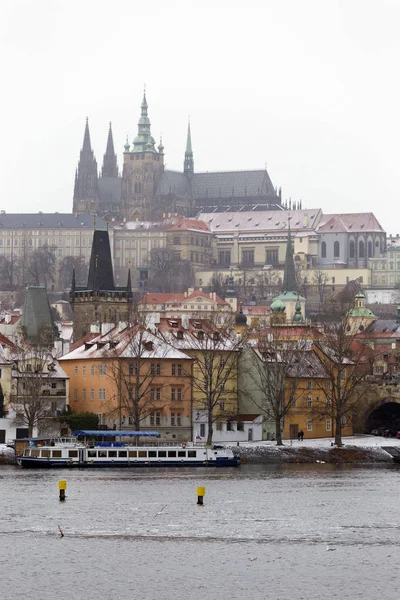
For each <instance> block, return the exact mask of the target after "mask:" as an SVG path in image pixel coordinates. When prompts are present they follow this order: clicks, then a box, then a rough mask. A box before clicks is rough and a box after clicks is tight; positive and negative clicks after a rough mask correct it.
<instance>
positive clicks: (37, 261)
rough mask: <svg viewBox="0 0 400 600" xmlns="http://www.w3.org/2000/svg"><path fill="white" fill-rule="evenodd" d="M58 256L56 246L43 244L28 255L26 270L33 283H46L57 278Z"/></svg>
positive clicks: (30, 281)
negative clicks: (55, 251)
mask: <svg viewBox="0 0 400 600" xmlns="http://www.w3.org/2000/svg"><path fill="white" fill-rule="evenodd" d="M55 264H56V257H55V254H54V248H50V246H46V245H45V246H42V247H41V248H38V249H37V250H34V251H33V252H32V253H31V254H29V255H28V260H27V262H26V264H25V270H26V274H27V277H28V279H29V283H31V284H32V285H40V284H41V283H44V284H46V282H47V281H54V280H55Z"/></svg>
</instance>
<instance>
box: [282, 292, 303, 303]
mask: <svg viewBox="0 0 400 600" xmlns="http://www.w3.org/2000/svg"><path fill="white" fill-rule="evenodd" d="M277 298H279V299H280V300H282V302H285V301H286V302H287V301H288V300H289V301H292V302H293V301H294V300H296V301H297V300H300V301H301V302H305V300H306V299H305V298H303V296H299V294H296V292H282V294H279V296H277Z"/></svg>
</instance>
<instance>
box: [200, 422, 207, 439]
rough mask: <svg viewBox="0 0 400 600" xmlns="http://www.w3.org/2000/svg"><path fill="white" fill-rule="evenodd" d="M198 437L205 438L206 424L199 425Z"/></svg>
mask: <svg viewBox="0 0 400 600" xmlns="http://www.w3.org/2000/svg"><path fill="white" fill-rule="evenodd" d="M200 437H202V438H203V437H206V424H205V423H200Z"/></svg>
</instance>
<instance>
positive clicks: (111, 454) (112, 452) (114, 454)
mask: <svg viewBox="0 0 400 600" xmlns="http://www.w3.org/2000/svg"><path fill="white" fill-rule="evenodd" d="M108 458H117V451H116V450H109V451H108Z"/></svg>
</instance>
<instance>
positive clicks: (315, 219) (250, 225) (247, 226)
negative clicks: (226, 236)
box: [198, 208, 322, 233]
mask: <svg viewBox="0 0 400 600" xmlns="http://www.w3.org/2000/svg"><path fill="white" fill-rule="evenodd" d="M321 216H322V212H321V209H320V208H316V209H309V210H293V211H282V210H267V211H259V212H253V211H243V212H224V213H201V214H199V215H198V219H200V220H201V221H204V222H205V223H207V225H209V227H210V229H211V231H212V232H213V233H218V232H221V233H222V232H224V233H227V232H232V233H234V232H238V231H246V230H248V231H252V232H254V233H256V232H257V231H265V230H267V231H275V232H282V231H287V230H288V228H289V219H290V229H291V231H293V232H297V231H301V230H310V229H311V230H314V229H316V228H317V226H318V223H319V221H320V219H321Z"/></svg>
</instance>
